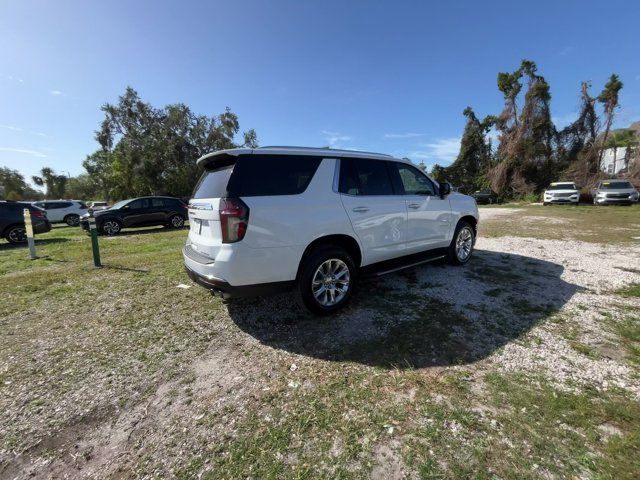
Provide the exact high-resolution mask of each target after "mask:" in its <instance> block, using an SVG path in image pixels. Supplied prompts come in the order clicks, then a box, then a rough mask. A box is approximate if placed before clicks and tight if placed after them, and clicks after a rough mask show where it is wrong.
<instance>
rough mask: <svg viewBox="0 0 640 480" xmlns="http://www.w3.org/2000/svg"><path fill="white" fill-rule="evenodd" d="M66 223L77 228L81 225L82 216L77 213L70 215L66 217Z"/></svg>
mask: <svg viewBox="0 0 640 480" xmlns="http://www.w3.org/2000/svg"><path fill="white" fill-rule="evenodd" d="M64 223H66V224H67V225H69V226H70V227H77V226H78V225H80V215H76V214H75V213H72V214H69V215H67V216H66V217H64Z"/></svg>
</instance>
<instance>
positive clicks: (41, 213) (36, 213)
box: [29, 210, 45, 218]
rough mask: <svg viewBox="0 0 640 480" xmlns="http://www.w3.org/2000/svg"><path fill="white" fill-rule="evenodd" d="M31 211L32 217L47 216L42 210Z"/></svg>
mask: <svg viewBox="0 0 640 480" xmlns="http://www.w3.org/2000/svg"><path fill="white" fill-rule="evenodd" d="M29 213H31V218H34V217H35V218H45V214H44V212H41V211H40V210H29Z"/></svg>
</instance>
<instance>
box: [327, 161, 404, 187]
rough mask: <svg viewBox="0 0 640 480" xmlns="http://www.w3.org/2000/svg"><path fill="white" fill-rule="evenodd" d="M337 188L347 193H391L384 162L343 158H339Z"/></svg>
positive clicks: (389, 180)
mask: <svg viewBox="0 0 640 480" xmlns="http://www.w3.org/2000/svg"><path fill="white" fill-rule="evenodd" d="M339 190H340V192H341V193H346V194H349V195H393V186H392V185H391V178H390V177H389V172H388V171H387V166H386V162H384V161H382V160H369V159H367V158H343V159H342V160H340V187H339Z"/></svg>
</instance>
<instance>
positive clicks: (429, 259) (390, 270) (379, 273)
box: [375, 255, 446, 277]
mask: <svg viewBox="0 0 640 480" xmlns="http://www.w3.org/2000/svg"><path fill="white" fill-rule="evenodd" d="M444 257H446V255H440V256H439V257H431V258H427V259H426V260H421V261H419V262H414V263H408V264H406V265H400V266H398V267H394V268H391V269H389V270H383V271H381V272H376V273H375V276H376V277H381V276H382V275H386V274H387V273H393V272H397V271H398V270H404V269H405V268H411V267H416V266H418V265H422V264H424V263H430V262H435V261H436V260H441V259H443V258H444Z"/></svg>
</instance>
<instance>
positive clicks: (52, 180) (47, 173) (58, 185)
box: [31, 167, 67, 198]
mask: <svg viewBox="0 0 640 480" xmlns="http://www.w3.org/2000/svg"><path fill="white" fill-rule="evenodd" d="M31 179H32V180H33V183H35V184H36V185H38V186H39V187H43V186H44V187H45V198H62V197H64V189H65V187H66V184H67V177H66V176H65V175H58V174H56V173H55V172H54V171H53V170H52V169H51V168H49V167H43V168H42V169H41V170H40V175H39V176H33V177H31Z"/></svg>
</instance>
